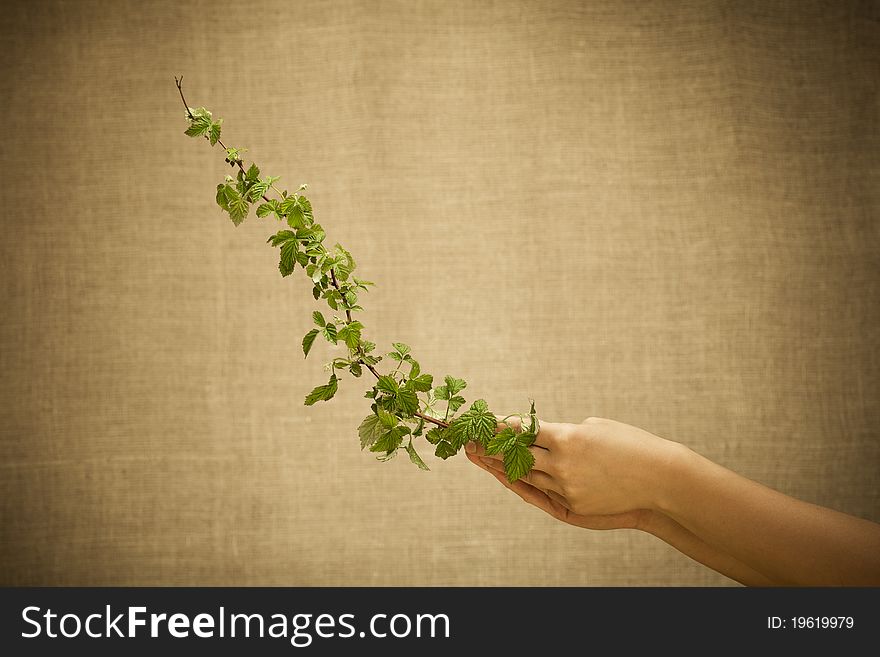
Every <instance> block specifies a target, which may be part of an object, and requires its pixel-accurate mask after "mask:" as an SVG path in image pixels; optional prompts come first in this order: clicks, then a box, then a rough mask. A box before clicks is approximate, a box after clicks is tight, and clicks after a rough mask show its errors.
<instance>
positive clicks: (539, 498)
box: [489, 470, 568, 522]
mask: <svg viewBox="0 0 880 657" xmlns="http://www.w3.org/2000/svg"><path fill="white" fill-rule="evenodd" d="M489 472H490V473H491V474H492V475H493V476H494V477H495V478H496V479H497V480H498V481H499V482H501V485H502V486H504V487H505V488H508V489H510V490H512V491H513V492H514V493H516V494H517V495H519V496H520V497H521V498H522V499H523V500H524V501H526V502H528V503H529V504H531V505H532V506H536V507H538V508H539V509H541V511H543V512H544V513H547V514H549V515H551V516H553V517H554V518H557V519H559V520H563V521H566V522H567V521H568V509H567V508H565V507H564V506H562V505H561V504H560V503H559V502H557V501H556V500H553V499H551V498H550V497H549V496H548V495H547V494H546V493H544V492H543V491H540V490H538V489H537V488H535V487H534V486H532V485H530V484H527V483H525V482H523V481H515V482H513V483H510V482H509V481H507V476H506V475H504V473H502V472H497V471H495V470H490V471H489Z"/></svg>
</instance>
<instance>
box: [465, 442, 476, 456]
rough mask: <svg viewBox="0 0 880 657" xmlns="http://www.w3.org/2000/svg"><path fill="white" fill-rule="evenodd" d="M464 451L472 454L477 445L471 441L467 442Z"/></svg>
mask: <svg viewBox="0 0 880 657" xmlns="http://www.w3.org/2000/svg"><path fill="white" fill-rule="evenodd" d="M464 450H465V451H466V452H470V453H471V454H473V453H474V452H476V451H477V444H476V443H475V442H474V441H473V440H471V441H468V444H467V445H465V446H464Z"/></svg>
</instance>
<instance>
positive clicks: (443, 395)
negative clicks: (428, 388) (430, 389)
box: [434, 386, 449, 400]
mask: <svg viewBox="0 0 880 657" xmlns="http://www.w3.org/2000/svg"><path fill="white" fill-rule="evenodd" d="M434 397H436V398H437V399H444V400H448V399H449V390H448V389H447V387H446V386H437V387H436V388H434Z"/></svg>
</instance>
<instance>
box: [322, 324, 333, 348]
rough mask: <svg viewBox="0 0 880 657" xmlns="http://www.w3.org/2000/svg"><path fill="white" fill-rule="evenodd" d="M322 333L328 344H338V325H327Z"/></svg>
mask: <svg viewBox="0 0 880 657" xmlns="http://www.w3.org/2000/svg"><path fill="white" fill-rule="evenodd" d="M321 333H323V334H324V337H325V338H327V342H332V343H333V344H336V324H327V325H325V326H324V328H323V329H321Z"/></svg>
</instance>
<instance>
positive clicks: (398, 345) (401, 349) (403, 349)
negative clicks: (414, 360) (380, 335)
mask: <svg viewBox="0 0 880 657" xmlns="http://www.w3.org/2000/svg"><path fill="white" fill-rule="evenodd" d="M391 346H392V347H394V348H395V349H397V353H399V354H400V355H401V357H403V356H406V355H407V354H408V353H409V352H410V349H409V347H408V346H407V345H405V344H403V343H402V342H394V343H392V345H391Z"/></svg>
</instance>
